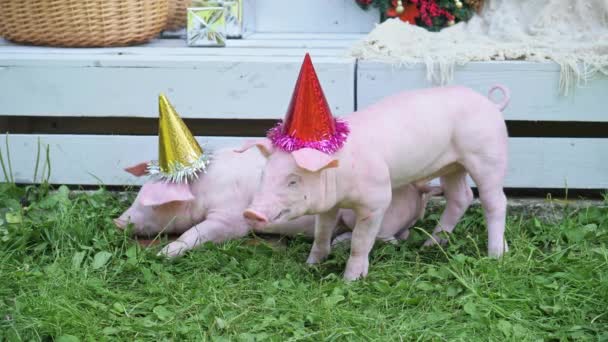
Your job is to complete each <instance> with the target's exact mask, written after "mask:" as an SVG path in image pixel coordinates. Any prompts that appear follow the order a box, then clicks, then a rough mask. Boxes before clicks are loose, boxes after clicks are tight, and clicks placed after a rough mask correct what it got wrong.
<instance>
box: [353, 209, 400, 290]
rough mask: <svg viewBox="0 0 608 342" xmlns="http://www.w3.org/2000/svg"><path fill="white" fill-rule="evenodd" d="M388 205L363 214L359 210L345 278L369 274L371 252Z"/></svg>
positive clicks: (355, 278) (357, 277)
mask: <svg viewBox="0 0 608 342" xmlns="http://www.w3.org/2000/svg"><path fill="white" fill-rule="evenodd" d="M389 201H390V200H389ZM387 206H388V204H387V205H386V206H385V207H384V208H382V209H376V210H375V211H371V212H370V211H367V212H368V214H367V215H361V211H358V213H357V224H356V225H355V229H354V230H353V235H352V241H351V245H350V257H349V258H348V262H347V263H346V271H345V272H344V279H345V280H348V281H351V280H357V279H359V278H362V277H365V276H367V270H368V268H369V252H370V251H371V250H372V247H373V246H374V242H375V240H376V236H377V235H378V232H379V231H380V226H381V223H382V219H383V217H384V212H385V211H386V207H387Z"/></svg>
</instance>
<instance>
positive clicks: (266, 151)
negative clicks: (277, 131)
mask: <svg viewBox="0 0 608 342" xmlns="http://www.w3.org/2000/svg"><path fill="white" fill-rule="evenodd" d="M254 146H255V147H257V148H258V150H260V152H261V153H262V154H263V155H264V157H266V158H268V157H269V156H270V155H271V154H272V152H274V146H272V142H271V141H270V139H267V138H263V139H257V140H247V141H245V143H244V144H243V146H241V148H239V149H236V150H234V152H238V153H242V152H245V151H247V150H248V149H250V148H252V147H254Z"/></svg>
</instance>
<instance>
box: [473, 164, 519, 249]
mask: <svg viewBox="0 0 608 342" xmlns="http://www.w3.org/2000/svg"><path fill="white" fill-rule="evenodd" d="M503 155H504V156H506V152H504V154H503ZM506 164H507V163H506V160H501V159H500V158H494V159H489V160H480V161H477V162H472V163H471V166H470V167H468V169H469V173H470V174H471V177H472V178H473V180H474V181H475V184H477V188H478V190H479V200H480V201H481V206H482V207H483V211H484V215H485V218H486V223H487V225H488V255H489V256H490V257H500V256H502V255H503V253H504V252H507V251H508V250H509V247H508V245H507V242H506V241H505V221H506V216H507V198H506V196H505V193H504V190H503V184H504V177H505V174H506Z"/></svg>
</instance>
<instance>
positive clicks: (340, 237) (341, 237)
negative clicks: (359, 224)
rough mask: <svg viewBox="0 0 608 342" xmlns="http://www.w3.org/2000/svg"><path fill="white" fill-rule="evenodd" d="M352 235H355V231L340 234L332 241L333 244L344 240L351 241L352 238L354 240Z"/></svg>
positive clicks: (333, 245)
mask: <svg viewBox="0 0 608 342" xmlns="http://www.w3.org/2000/svg"><path fill="white" fill-rule="evenodd" d="M352 237H353V233H351V232H347V233H343V234H340V235H338V236H336V238H335V239H333V241H332V242H331V246H332V247H335V246H337V245H340V244H342V243H344V242H347V241H350V240H352Z"/></svg>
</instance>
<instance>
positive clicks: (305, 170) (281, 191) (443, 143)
mask: <svg viewBox="0 0 608 342" xmlns="http://www.w3.org/2000/svg"><path fill="white" fill-rule="evenodd" d="M495 89H500V90H501V91H502V92H503V94H504V100H503V102H502V103H500V104H498V105H497V104H495V103H493V102H492V101H490V100H489V99H488V98H487V97H484V96H482V95H480V94H478V93H477V92H475V91H473V90H471V89H468V88H464V87H440V88H429V89H421V90H412V91H406V92H402V93H399V94H396V95H394V96H392V97H388V98H386V99H384V100H382V101H381V102H379V103H377V104H375V105H372V106H370V107H368V108H366V109H363V110H361V111H359V112H355V113H353V114H351V115H348V116H345V117H344V119H343V121H345V122H346V124H347V125H348V127H349V129H350V134H349V135H348V138H347V140H346V142H345V143H344V145H343V146H342V147H341V148H340V149H339V150H338V151H336V152H335V153H333V154H326V153H323V152H320V151H319V150H316V149H312V148H301V149H297V150H294V151H293V152H286V151H284V150H282V149H278V148H275V146H274V145H273V143H272V142H271V141H270V140H269V139H261V140H258V141H256V142H250V143H248V144H246V145H245V146H244V147H243V149H242V150H246V149H248V148H249V147H251V146H257V147H258V149H259V150H260V151H262V153H263V154H264V155H265V156H266V157H267V159H268V162H267V164H266V166H265V168H264V172H263V174H264V177H263V180H262V184H261V187H260V188H259V190H258V192H257V193H256V194H255V196H254V198H253V202H252V203H251V206H250V207H249V208H248V209H247V210H246V211H244V213H243V215H244V216H245V217H247V218H248V219H250V220H252V221H258V222H260V223H262V224H280V223H282V222H287V221H290V220H293V219H295V218H298V217H301V216H303V215H311V214H317V218H316V223H315V226H316V228H315V241H314V243H313V246H312V249H311V251H310V255H309V257H308V261H307V262H308V263H311V264H315V263H319V262H321V261H322V260H324V259H325V258H326V257H327V256H328V254H329V252H330V243H331V234H332V231H333V229H334V227H333V224H334V222H335V218H336V215H337V214H338V209H340V208H349V209H353V210H354V212H355V213H356V224H355V227H354V229H353V236H352V242H351V249H350V257H349V259H348V262H347V265H346V270H345V273H344V277H345V279H346V280H354V279H357V278H360V277H364V276H366V275H367V273H368V265H369V261H368V255H369V252H370V250H371V249H372V246H373V243H374V241H375V239H376V237H377V235H378V233H379V231H380V225H381V223H382V222H383V220H384V217H385V214H386V213H387V209H388V208H389V206H390V204H391V188H395V187H400V186H403V185H405V184H410V183H414V182H417V181H420V180H423V179H432V178H435V177H441V182H442V185H443V190H444V192H445V197H446V208H445V210H444V212H443V214H442V215H441V219H440V221H439V224H438V225H437V227H436V228H435V230H434V237H433V238H432V239H431V242H433V241H436V240H437V236H438V234H439V233H440V232H442V231H445V232H451V231H452V230H453V229H454V226H455V225H456V224H457V222H458V221H459V219H460V217H461V216H462V215H463V214H464V212H465V210H466V209H467V207H468V206H469V205H470V203H471V201H472V199H473V196H472V193H471V189H470V188H469V186H468V185H467V182H466V176H467V173H468V174H470V175H471V177H472V178H473V180H474V181H475V184H476V185H477V188H478V189H479V196H480V200H481V204H482V206H483V209H484V213H485V217H486V221H487V225H488V253H489V255H490V256H493V257H498V256H501V255H502V254H503V252H504V251H506V250H507V244H506V242H505V239H504V229H505V215H506V198H505V194H504V192H503V180H504V177H505V173H506V168H507V140H508V137H507V129H506V125H505V121H504V118H503V116H502V113H501V111H502V110H503V109H504V108H505V107H506V105H507V103H508V100H509V95H508V91H507V90H506V89H505V88H503V87H501V86H496V87H494V88H492V89H491V90H490V93H492V91H494V90H495Z"/></svg>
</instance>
